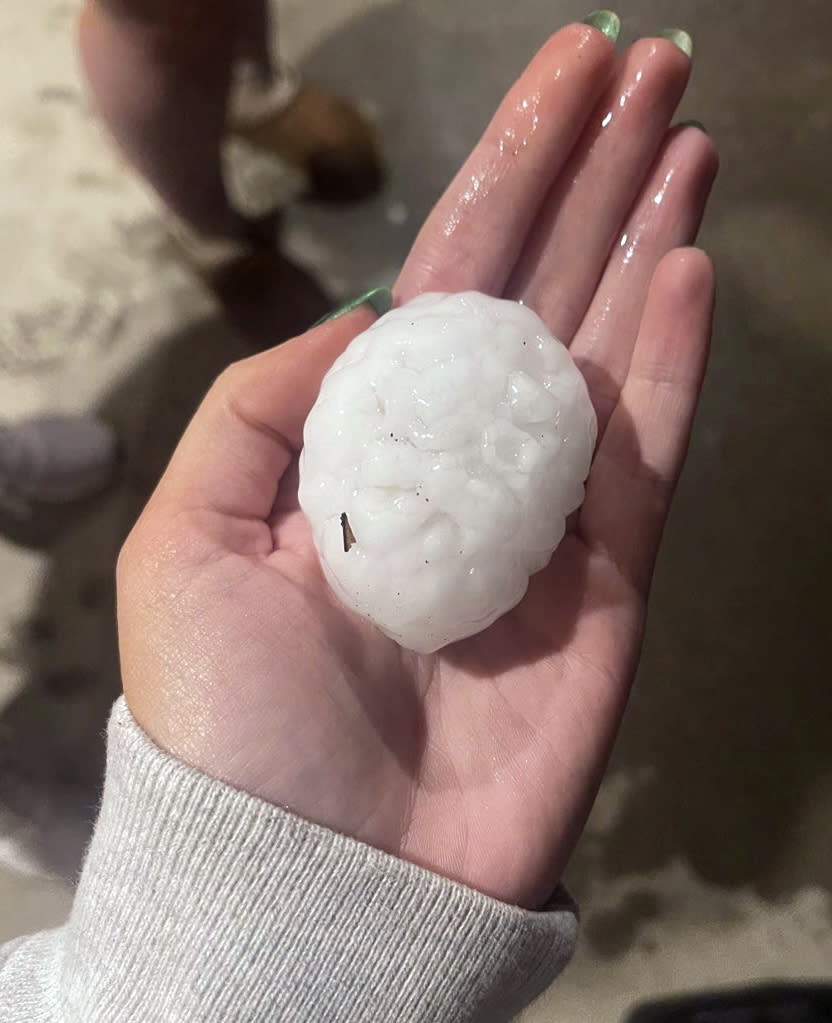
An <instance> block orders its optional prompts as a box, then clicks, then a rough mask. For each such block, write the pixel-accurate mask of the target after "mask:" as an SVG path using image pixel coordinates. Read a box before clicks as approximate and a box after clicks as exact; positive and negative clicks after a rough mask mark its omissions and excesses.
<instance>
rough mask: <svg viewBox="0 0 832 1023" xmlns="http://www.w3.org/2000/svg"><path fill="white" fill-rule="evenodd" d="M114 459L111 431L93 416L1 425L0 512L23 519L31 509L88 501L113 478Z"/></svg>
mask: <svg viewBox="0 0 832 1023" xmlns="http://www.w3.org/2000/svg"><path fill="white" fill-rule="evenodd" d="M118 455H119V444H118V439H117V437H116V434H115V431H114V430H113V429H112V427H110V426H108V425H107V424H106V423H102V422H101V421H100V420H97V419H94V418H93V417H88V416H71V415H44V416H38V417H35V418H31V419H25V420H22V421H20V422H14V423H0V507H2V508H3V510H5V511H7V512H11V513H12V514H16V515H21V514H22V515H25V514H26V512H27V510H28V509H30V508H31V506H33V505H42V504H63V503H68V502H72V501H80V500H83V499H84V498H87V497H92V496H93V495H94V494H97V493H98V492H99V491H101V490H103V489H104V488H105V487H106V486H107V485H108V484H109V483H110V482H111V480H112V479H113V477H114V475H115V472H116V469H117V466H118V460H119V459H118Z"/></svg>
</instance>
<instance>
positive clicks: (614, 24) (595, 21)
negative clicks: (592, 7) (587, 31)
mask: <svg viewBox="0 0 832 1023" xmlns="http://www.w3.org/2000/svg"><path fill="white" fill-rule="evenodd" d="M584 24H585V25H592V27H593V28H597V29H598V31H599V32H603V33H604V35H605V36H606V37H607V39H609V40H610V42H612V43H614V42H615V40H616V39H617V38H618V33H619V32H620V31H621V19H620V18H619V17H618V15H617V14H616V13H615V11H592V13H591V14H588V15H587V16H586V17H585V18H584Z"/></svg>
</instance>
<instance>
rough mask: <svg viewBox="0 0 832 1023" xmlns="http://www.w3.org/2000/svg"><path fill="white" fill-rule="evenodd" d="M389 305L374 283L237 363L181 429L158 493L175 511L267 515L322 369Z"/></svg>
mask: <svg viewBox="0 0 832 1023" xmlns="http://www.w3.org/2000/svg"><path fill="white" fill-rule="evenodd" d="M391 305H392V296H391V294H390V291H389V290H388V289H387V288H376V289H375V290H373V291H370V292H367V294H365V295H361V296H360V297H359V298H357V299H354V300H353V301H352V302H349V303H347V304H346V305H345V306H342V307H341V308H340V309H338V310H336V312H334V313H332V314H331V315H330V316H328V317H327V318H326V319H325V320H324V321H322V322H321V323H320V324H319V325H316V326H314V327H313V328H312V329H310V330H308V331H306V333H305V334H301V335H300V336H298V337H296V338H293V339H292V340H291V341H286V342H285V343H283V344H282V345H279V346H278V347H277V348H272V349H269V350H268V351H266V352H261V353H259V354H257V355H254V356H252V357H251V358H248V359H243V360H242V361H240V362H235V363H232V364H231V365H230V366H229V367H228V368H227V369H226V370H224V371H223V373H221V374H220V376H219V377H218V378H217V380H216V381H215V383H214V384H213V386H212V387H211V389H210V390H209V392H208V394H207V395H206V396H205V398H204V400H203V402H202V404H201V405H200V407H199V408H198V409H197V411H196V413H195V415H194V417H193V419H192V420H191V422H190V424H189V425H188V428H187V429H186V431H185V433H184V434H183V436H182V439H181V441H180V442H179V445H178V446H177V448H176V451H175V452H174V454H173V457H172V458H171V461H170V464H169V465H168V467H167V469H166V471H165V473H164V475H163V476H162V479H161V481H160V482H159V486H158V487H157V489H156V493H155V495H154V498H153V500H154V502H160V501H163V502H164V503H165V504H166V505H168V506H170V507H171V509H172V510H174V511H183V510H187V509H191V510H197V509H198V510H207V511H212V512H215V513H219V514H221V515H226V516H231V517H235V518H246V519H251V518H256V519H266V518H267V517H268V515H269V514H270V512H271V510H272V507H273V505H274V502H275V499H276V497H277V490H278V484H279V481H280V478H281V476H282V475H283V473H284V472H285V470H286V468H287V466H288V465H289V462H290V461H291V459H292V457H293V456H294V455H295V454H296V453H297V452H298V451H299V450H300V448H301V446H302V443H303V424H304V422H305V420H306V417H307V415H308V414H309V410H310V409H311V407H312V405H313V404H314V402H315V399H316V398H317V396H318V391H319V390H320V386H321V381H322V379H323V377H324V374H325V373H326V372H327V370H328V369H329V367H330V366H331V365H332V363H333V362H334V360H335V359H336V358H337V357H338V355H340V354H341V352H342V351H343V350H344V349H345V348H346V346H347V345H348V344H349V342H350V341H351V340H352V339H353V338H354V337H355V336H356V335H357V334H360V333H361V331H363V330H366V328H367V327H369V326H370V325H371V324H372V323H373V321H374V320H375V319H376V318H377V317H378V316H380V315H382V314H383V313H385V312H387V310H388V309H389V308H390V306H391Z"/></svg>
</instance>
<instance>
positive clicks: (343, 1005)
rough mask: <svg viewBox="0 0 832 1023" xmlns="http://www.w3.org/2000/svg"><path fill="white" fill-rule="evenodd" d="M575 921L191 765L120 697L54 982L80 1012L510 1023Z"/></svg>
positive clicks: (93, 1016) (568, 943) (553, 969)
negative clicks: (398, 854)
mask: <svg viewBox="0 0 832 1023" xmlns="http://www.w3.org/2000/svg"><path fill="white" fill-rule="evenodd" d="M576 930H577V922H576V916H575V909H574V906H573V905H572V904H571V902H570V901H569V899H568V896H566V894H565V893H563V892H562V891H560V892H559V893H558V895H557V896H556V898H555V900H553V903H552V904H551V905H550V906H549V907H547V909H546V910H545V911H543V912H539V913H534V912H529V911H527V910H523V909H519V908H517V907H514V906H510V905H506V904H504V903H501V902H499V901H497V900H495V899H491V898H488V897H487V896H485V895H483V894H481V893H479V892H476V891H473V890H471V889H469V888H467V887H465V886H464V885H462V884H458V883H456V882H453V881H450V880H448V879H447V878H444V877H441V876H439V875H437V874H434V873H431V872H430V871H428V870H425V869H422V868H420V867H417V866H415V865H413V864H411V863H407V862H405V861H403V860H399V859H397V858H395V857H393V856H390V855H388V854H386V853H383V852H381V851H379V850H377V849H374V848H372V847H369V846H367V845H364V844H362V843H360V842H358V841H356V840H354V839H350V838H347V837H345V836H343V835H339V834H337V833H335V832H333V831H329V830H328V829H326V828H323V827H320V826H318V825H315V824H311V823H309V822H308V821H305V820H302V819H300V818H298V817H296V816H294V815H292V814H290V813H288V812H286V811H284V810H282V809H280V808H279V807H276V806H273V805H271V804H269V803H265V802H263V801H262V800H260V799H257V798H255V797H253V796H249V795H247V794H245V793H242V792H239V791H237V790H235V789H233V788H231V787H229V786H228V785H226V784H223V783H221V782H218V781H216V780H214V779H211V778H209V777H207V776H206V775H204V774H201V773H199V772H198V771H196V770H193V769H192V768H190V767H188V766H186V765H185V764H183V763H181V762H180V761H178V760H175V759H174V758H172V757H170V756H168V755H167V754H165V753H163V752H162V751H161V750H160V749H158V748H157V747H156V746H155V745H154V744H153V743H152V742H151V740H150V739H149V738H148V737H147V736H146V735H145V734H144V732H142V731H141V729H140V728H139V727H138V725H137V724H136V722H135V721H134V720H133V718H132V716H131V714H130V712H129V710H128V709H127V705H126V704H125V702H124V699H123V698H122V699H120V700H119V701H118V702H117V703H116V705H115V708H114V710H113V713H112V717H111V719H110V725H109V745H108V766H107V777H106V783H105V787H104V796H103V801H102V806H101V813H100V816H99V820H98V824H97V826H96V831H95V836H94V838H93V841H92V845H91V847H90V850H89V853H88V856H87V861H86V864H85V867H84V871H83V875H82V878H81V882H80V885H79V889H78V893H77V897H76V900H75V905H74V908H73V912H72V916H71V919H70V922H69V925H68V928H67V932H66V934H65V943H64V949H63V956H62V960H63V963H64V964H65V965H64V969H65V970H66V971H68V972H69V974H71V975H65V976H64V977H62V983H61V984H60V990H61V991H62V992H63V998H64V1000H65V1003H64V1004H65V1008H66V1009H68V1010H69V1013H68V1016H67V1018H69V1019H72V1020H75V1019H79V1020H80V1019H83V1020H85V1021H88V1023H94V1021H98V1020H106V1021H107V1023H113V1021H117V1020H127V1019H130V1020H133V1019H147V1020H151V1019H165V1020H171V1021H173V1020H183V1021H184V1020H189V1021H192V1020H203V1021H209V1020H210V1021H213V1020H231V1019H234V1020H240V1021H259V1020H275V1019H281V1020H313V1019H314V1020H321V1019H327V1020H334V1021H342V1020H344V1021H345V1020H361V1021H362V1023H367V1021H376V1020H378V1021H391V1020H408V1021H413V1023H417V1021H422V1020H437V1021H439V1020H441V1021H443V1023H447V1021H462V1020H474V1019H477V1020H480V1019H487V1020H492V1019H494V1020H497V1019H508V1018H510V1017H511V1016H512V1015H513V1014H514V1013H515V1012H517V1011H519V1010H520V1009H521V1008H522V1007H523V1006H524V1005H526V1004H527V1003H528V1002H529V1001H531V1000H532V998H534V997H535V996H536V995H537V994H538V993H539V992H540V991H541V990H542V989H543V988H544V987H545V986H546V985H547V984H548V983H549V982H550V981H551V980H552V979H553V978H554V977H555V976H556V975H557V974H558V973H559V972H560V970H561V969H562V968H563V966H564V965H565V963H566V962H567V960H568V959H569V956H570V955H571V952H572V949H573V946H574V942H575V937H576Z"/></svg>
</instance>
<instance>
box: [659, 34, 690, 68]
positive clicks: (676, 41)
mask: <svg viewBox="0 0 832 1023" xmlns="http://www.w3.org/2000/svg"><path fill="white" fill-rule="evenodd" d="M659 37H660V38H661V39H669V40H670V42H671V43H673V45H674V46H678V47H679V49H680V50H681V51H682V53H684V55H685V56H686V57H687V58H688V59H689V60H692V59H693V40H692V39H691V37H690V36H689V35H688V34H687V32H686V31H685V30H684V29H683V28H663V29H662V30H661V32H659Z"/></svg>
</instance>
